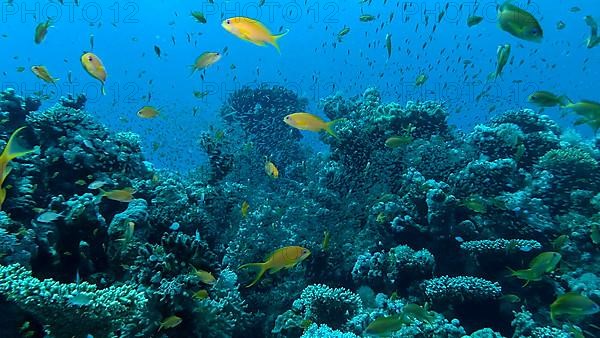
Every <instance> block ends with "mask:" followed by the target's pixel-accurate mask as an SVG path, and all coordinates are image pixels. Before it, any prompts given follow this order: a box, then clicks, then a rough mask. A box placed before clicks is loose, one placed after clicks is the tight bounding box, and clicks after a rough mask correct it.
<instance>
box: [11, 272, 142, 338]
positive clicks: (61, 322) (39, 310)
mask: <svg viewBox="0 0 600 338" xmlns="http://www.w3.org/2000/svg"><path fill="white" fill-rule="evenodd" d="M77 292H81V294H83V295H86V296H89V297H90V299H91V300H90V302H89V304H86V305H81V306H77V305H73V304H70V299H71V297H73V296H74V295H76V294H77ZM0 294H2V295H3V296H4V297H6V298H7V299H8V300H10V301H13V302H15V303H16V304H17V305H19V306H20V307H21V308H22V309H23V310H25V311H28V312H31V313H34V314H35V315H36V316H39V318H40V319H42V320H43V322H44V324H45V325H46V327H47V330H48V332H49V333H50V334H52V335H53V336H55V337H72V336H79V337H84V336H85V335H87V334H89V333H90V332H94V333H95V334H97V335H99V336H104V337H111V336H117V331H118V330H124V331H125V332H135V330H136V327H137V326H138V325H140V320H142V319H143V318H144V317H145V315H146V314H145V311H146V305H147V298H146V295H145V294H144V292H143V291H139V290H137V288H136V287H135V286H133V285H128V284H123V285H121V286H111V287H108V288H106V289H98V288H97V287H96V286H95V285H91V284H88V283H86V282H83V283H81V284H80V285H79V287H77V286H76V285H75V284H61V283H58V282H56V281H54V280H51V279H46V280H39V279H37V278H34V277H32V276H31V272H29V271H28V270H26V269H25V268H24V267H22V266H20V265H18V264H13V265H9V266H3V267H0Z"/></svg>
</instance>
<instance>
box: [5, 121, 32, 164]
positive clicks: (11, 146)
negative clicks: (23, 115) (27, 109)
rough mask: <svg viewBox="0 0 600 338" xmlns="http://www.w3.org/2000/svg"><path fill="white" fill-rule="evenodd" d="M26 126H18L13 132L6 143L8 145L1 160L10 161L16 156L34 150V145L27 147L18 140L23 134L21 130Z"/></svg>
mask: <svg viewBox="0 0 600 338" xmlns="http://www.w3.org/2000/svg"><path fill="white" fill-rule="evenodd" d="M25 128H26V127H21V128H18V129H17V130H15V131H14V132H13V133H12V135H10V138H9V139H8V142H7V143H6V146H5V147H4V150H3V151H2V154H1V155H0V162H2V161H6V162H8V161H10V160H12V159H14V158H17V157H20V156H23V155H27V154H29V153H30V152H32V151H33V148H32V147H27V146H25V145H23V144H20V143H19V142H18V140H17V138H18V137H19V135H20V134H21V131H22V130H23V129H25Z"/></svg>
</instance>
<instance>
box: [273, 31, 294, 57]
mask: <svg viewBox="0 0 600 338" xmlns="http://www.w3.org/2000/svg"><path fill="white" fill-rule="evenodd" d="M289 32H290V30H289V29H286V30H285V31H284V32H282V33H279V34H277V35H273V43H272V44H273V47H275V49H277V53H279V54H281V49H279V43H278V42H277V40H279V39H281V38H282V37H284V36H286V35H287V33H289Z"/></svg>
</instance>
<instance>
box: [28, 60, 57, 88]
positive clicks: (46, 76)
mask: <svg viewBox="0 0 600 338" xmlns="http://www.w3.org/2000/svg"><path fill="white" fill-rule="evenodd" d="M31 71H32V72H33V74H35V76H37V77H38V78H40V79H42V80H44V81H45V82H48V83H52V84H55V83H56V81H58V80H60V79H57V78H55V77H52V75H50V72H49V71H48V69H47V68H46V67H44V66H42V65H37V66H32V67H31Z"/></svg>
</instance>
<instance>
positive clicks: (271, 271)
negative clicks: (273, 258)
mask: <svg viewBox="0 0 600 338" xmlns="http://www.w3.org/2000/svg"><path fill="white" fill-rule="evenodd" d="M283 268H285V266H279V267H276V268H272V269H271V270H269V275H272V274H274V273H276V272H278V271H279V270H281V269H283Z"/></svg>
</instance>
